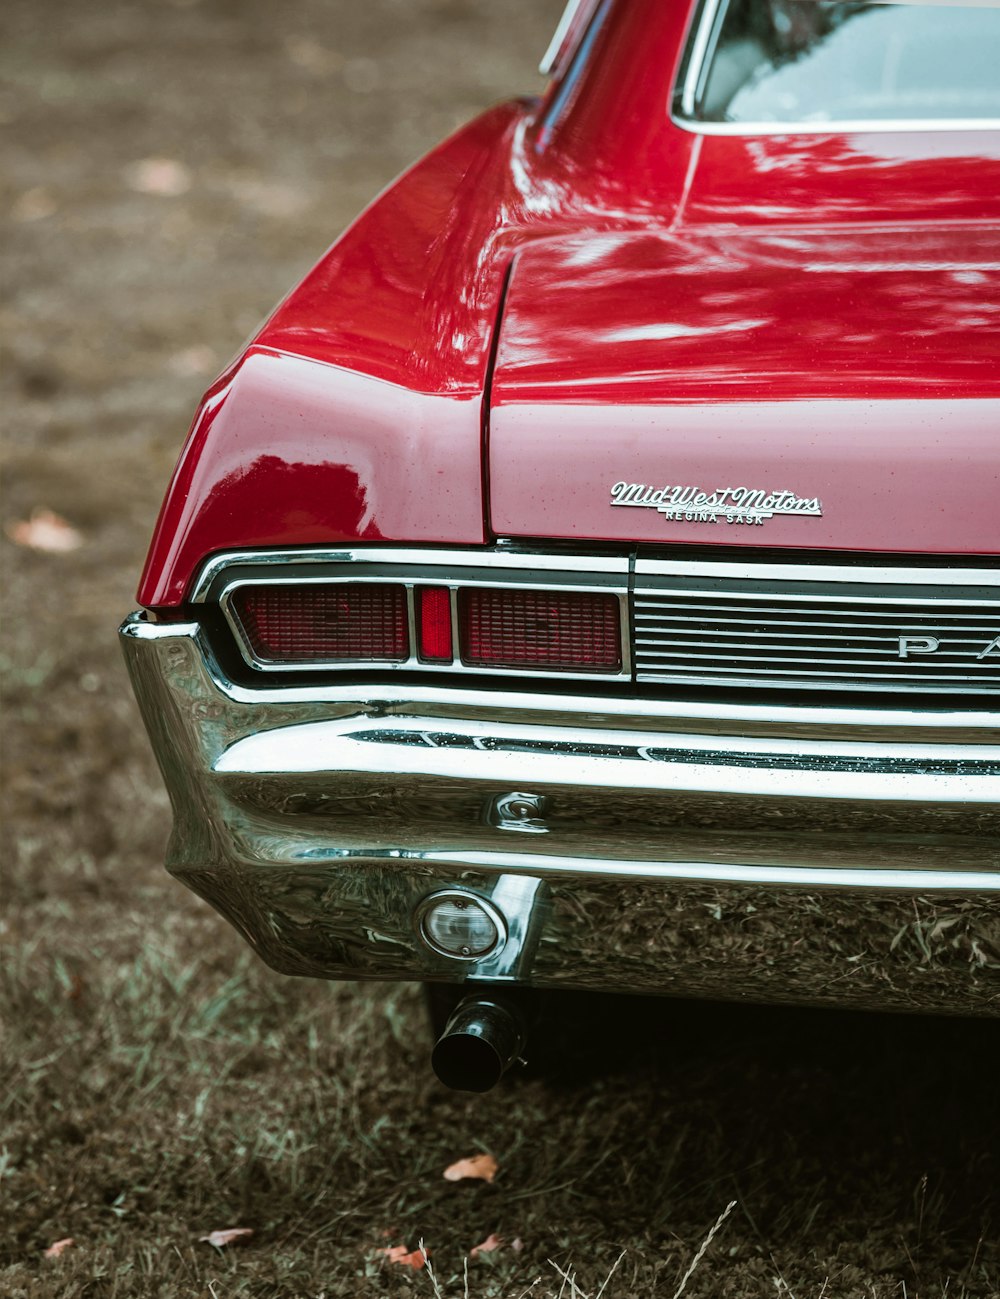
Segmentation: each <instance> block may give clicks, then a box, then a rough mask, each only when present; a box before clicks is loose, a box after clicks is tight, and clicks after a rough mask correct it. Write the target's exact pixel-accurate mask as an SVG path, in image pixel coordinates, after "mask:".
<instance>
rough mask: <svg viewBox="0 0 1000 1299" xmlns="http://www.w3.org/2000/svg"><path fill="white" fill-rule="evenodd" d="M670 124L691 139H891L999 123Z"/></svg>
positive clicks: (999, 125) (676, 120) (998, 127)
mask: <svg viewBox="0 0 1000 1299" xmlns="http://www.w3.org/2000/svg"><path fill="white" fill-rule="evenodd" d="M670 120H671V121H672V122H673V124H674V126H677V127H680V129H681V130H682V131H687V132H688V133H689V134H691V135H744V136H750V137H754V136H759V135H890V134H895V133H896V132H900V133H906V134H909V133H911V132H913V131H925V132H926V131H957V132H964V131H993V132H1000V119H996V118H979V117H956V118H954V119H952V120H948V119H944V120H940V119H937V118H929V119H926V120H921V119H916V118H914V119H913V120H906V121H903V120H899V121H897V120H896V119H894V118H885V119H882V120H875V119H872V120H871V121H864V120H862V121H843V122H699V121H696V120H695V119H689V118H684V117H678V116H677V115H676V114H675V113H671V115H670Z"/></svg>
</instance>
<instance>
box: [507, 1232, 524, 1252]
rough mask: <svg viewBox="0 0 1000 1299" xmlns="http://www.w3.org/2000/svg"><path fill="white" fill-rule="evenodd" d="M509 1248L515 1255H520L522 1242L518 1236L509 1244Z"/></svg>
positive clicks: (522, 1246) (522, 1247)
mask: <svg viewBox="0 0 1000 1299" xmlns="http://www.w3.org/2000/svg"><path fill="white" fill-rule="evenodd" d="M510 1247H511V1249H512V1250H513V1251H514V1253H515V1254H520V1252H521V1250H522V1249H524V1241H523V1240H522V1239H521V1237H520V1236H515V1237H514V1239H513V1240H512V1241H511V1242H510Z"/></svg>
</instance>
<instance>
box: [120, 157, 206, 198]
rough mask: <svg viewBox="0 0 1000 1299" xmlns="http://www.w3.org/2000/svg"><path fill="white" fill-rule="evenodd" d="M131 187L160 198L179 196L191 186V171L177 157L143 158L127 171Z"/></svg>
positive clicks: (127, 178) (138, 191) (126, 174)
mask: <svg viewBox="0 0 1000 1299" xmlns="http://www.w3.org/2000/svg"><path fill="white" fill-rule="evenodd" d="M125 178H126V180H127V182H128V186H129V188H130V189H134V190H135V191H136V192H137V193H139V194H156V195H157V196H158V197H159V198H177V197H178V196H179V195H181V194H186V193H187V192H188V190H189V189H190V188H191V173H190V172H189V171H188V169H187V167H185V166H184V164H183V163H182V162H178V161H177V160H176V158H143V159H142V160H141V161H140V162H134V163H133V164H132V166H131V167H129V169H128V170H127V172H126V173H125Z"/></svg>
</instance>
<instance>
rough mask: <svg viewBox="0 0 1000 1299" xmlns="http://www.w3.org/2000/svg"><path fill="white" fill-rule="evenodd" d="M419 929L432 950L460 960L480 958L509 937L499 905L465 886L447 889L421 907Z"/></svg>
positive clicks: (425, 900) (496, 948) (417, 920)
mask: <svg viewBox="0 0 1000 1299" xmlns="http://www.w3.org/2000/svg"><path fill="white" fill-rule="evenodd" d="M415 918H416V922H417V931H418V932H419V934H420V937H421V938H422V939H423V940H424V942H425V943H426V944H427V946H428V947H429V948H431V950H432V951H435V952H437V953H438V955H439V956H450V957H451V959H452V960H456V961H479V960H481V959H482V958H483V957H484V956H489V955H491V954H492V953H493V952H497V951H499V949H500V948H501V947H503V945H504V943H505V942H506V941H507V926H506V925H505V924H504V920H503V917H502V916H501V915H500V913H499V911H497V909H496V907H494V906H491V905H490V903H489V902H487V901H486V899H485V898H482V897H480V896H479V895H478V894H477V893H472V892H466V891H465V890H464V889H443V890H442V891H441V892H440V893H432V894H431V895H430V896H429V897H426V898H424V900H423V901H422V902H421V903H420V906H419V907H418V908H417V913H416V917H415Z"/></svg>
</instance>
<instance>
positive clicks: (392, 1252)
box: [375, 1245, 430, 1272]
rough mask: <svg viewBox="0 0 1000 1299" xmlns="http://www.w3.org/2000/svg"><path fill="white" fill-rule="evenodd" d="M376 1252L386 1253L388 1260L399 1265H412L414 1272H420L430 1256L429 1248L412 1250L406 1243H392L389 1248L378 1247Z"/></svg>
mask: <svg viewBox="0 0 1000 1299" xmlns="http://www.w3.org/2000/svg"><path fill="white" fill-rule="evenodd" d="M375 1252H376V1253H377V1254H383V1255H385V1259H386V1262H388V1263H395V1264H396V1265H397V1266H398V1267H412V1268H413V1270H414V1272H419V1271H420V1269H421V1268H422V1267H424V1266H425V1265H426V1263H427V1258H429V1257H430V1250H429V1249H428V1250H426V1251H425V1250H421V1249H413V1250H410V1249H407V1248H406V1246H405V1245H390V1246H389V1248H388V1249H378V1250H376V1251H375ZM425 1254H426V1257H425Z"/></svg>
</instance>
